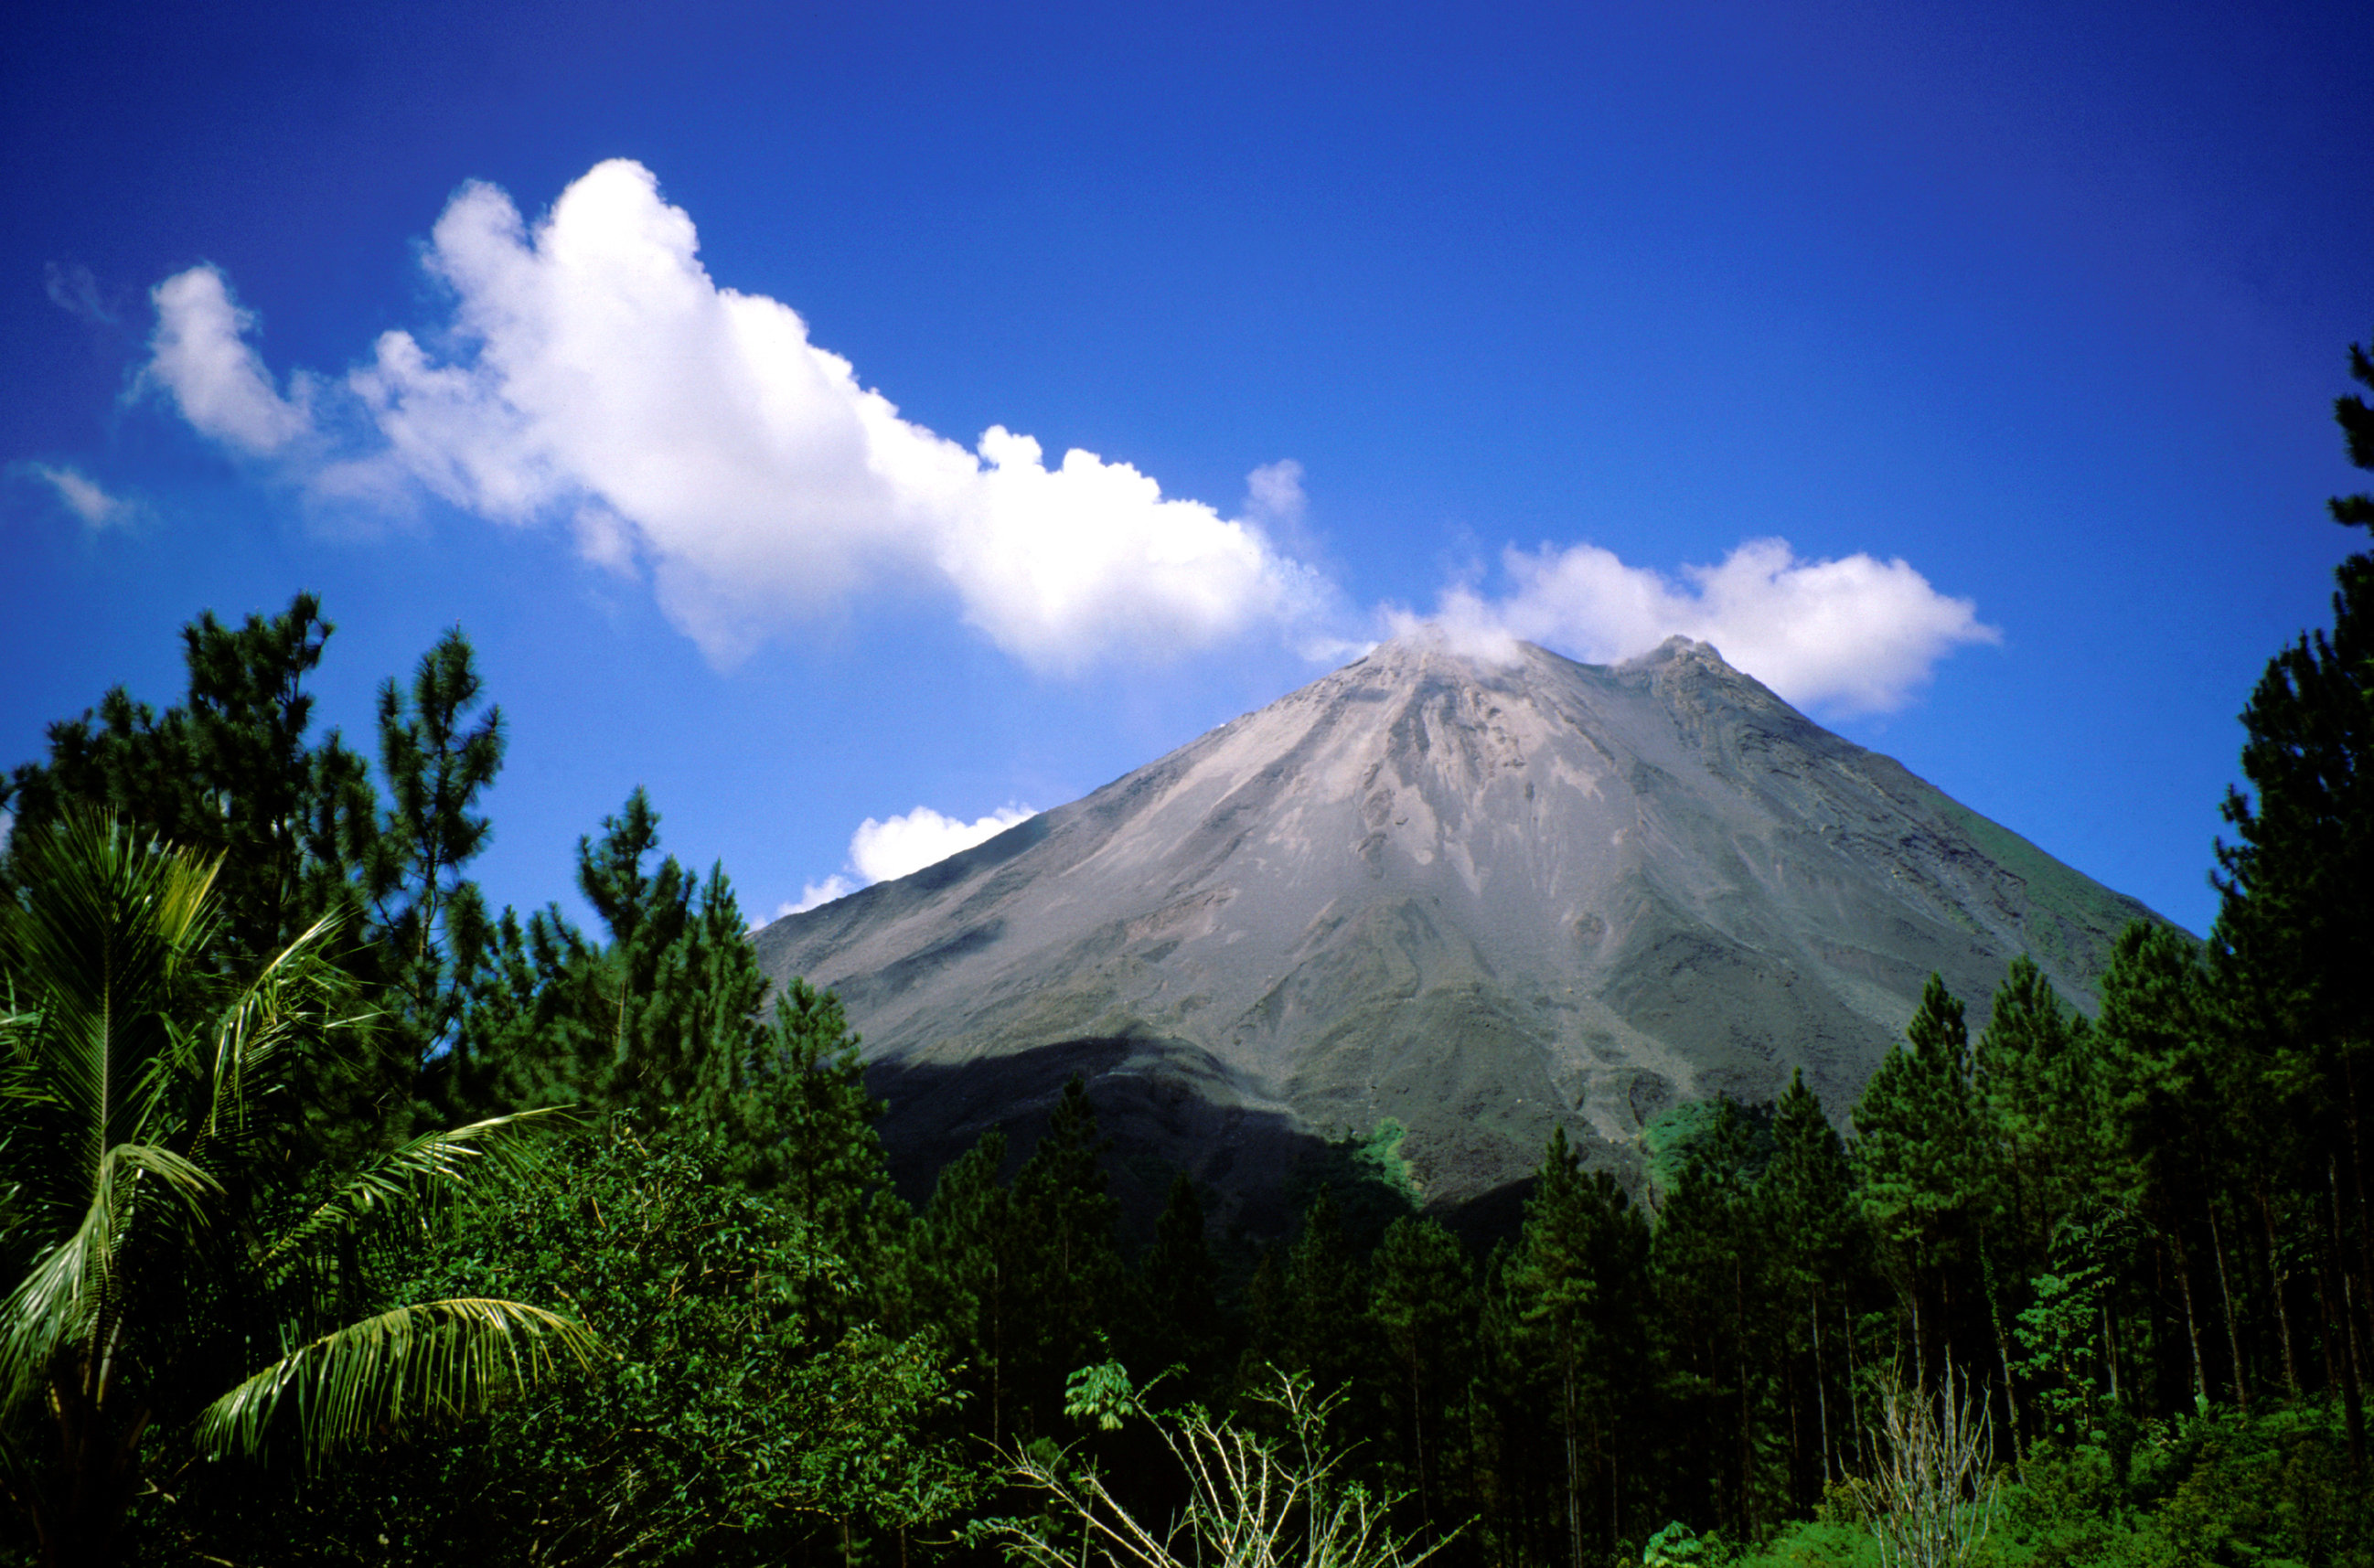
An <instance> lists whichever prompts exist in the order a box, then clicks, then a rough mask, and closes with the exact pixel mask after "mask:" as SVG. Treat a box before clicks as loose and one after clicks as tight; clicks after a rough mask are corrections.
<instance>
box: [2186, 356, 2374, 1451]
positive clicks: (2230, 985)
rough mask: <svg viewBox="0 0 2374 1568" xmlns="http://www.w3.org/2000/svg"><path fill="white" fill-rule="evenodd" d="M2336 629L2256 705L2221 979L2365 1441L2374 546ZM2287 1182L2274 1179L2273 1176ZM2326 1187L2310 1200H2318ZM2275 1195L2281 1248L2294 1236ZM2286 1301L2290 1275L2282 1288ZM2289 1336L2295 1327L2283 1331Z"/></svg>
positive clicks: (2278, 672) (2352, 575) (2234, 801)
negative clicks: (2281, 1140)
mask: <svg viewBox="0 0 2374 1568" xmlns="http://www.w3.org/2000/svg"><path fill="white" fill-rule="evenodd" d="M2349 371H2350V375H2351V377H2352V378H2353V379H2354V380H2356V381H2357V382H2358V383H2359V384H2360V385H2361V386H2366V387H2369V388H2374V359H2369V358H2368V354H2367V351H2366V349H2365V347H2364V346H2361V345H2351V347H2350V350H2349ZM2333 415H2334V418H2335V420H2336V422H2337V423H2338V424H2339V425H2340V426H2341V429H2342V435H2343V439H2344V441H2345V447H2346V450H2347V452H2348V456H2349V460H2350V462H2352V463H2354V464H2356V466H2357V467H2359V468H2362V469H2374V410H2369V409H2368V404H2367V403H2366V401H2365V399H2364V398H2363V397H2362V396H2359V395H2356V394H2351V395H2345V396H2343V397H2340V398H2337V399H2335V400H2334V403H2333ZM2330 507H2331V510H2332V514H2333V519H2334V521H2337V522H2340V523H2343V524H2345V525H2348V526H2355V527H2367V528H2374V495H2368V494H2364V493H2361V494H2357V495H2353V496H2341V497H2334V498H2333V500H2332V502H2331V503H2330ZM2333 577H2334V581H2335V585H2336V591H2335V592H2334V594H2333V626H2332V627H2331V629H2330V630H2329V631H2327V630H2316V631H2311V632H2309V633H2308V634H2306V635H2304V636H2302V637H2301V638H2298V640H2297V641H2295V642H2294V643H2293V644H2292V645H2291V646H2290V647H2288V648H2286V649H2284V650H2283V651H2282V652H2281V653H2279V654H2277V655H2276V656H2275V658H2274V659H2273V660H2272V661H2269V663H2268V666H2267V670H2266V673H2265V674H2264V675H2263V676H2262V678H2261V680H2260V682H2259V684H2258V686H2257V688H2256V689H2255V690H2254V691H2253V692H2252V693H2251V700H2250V703H2249V706H2248V707H2246V708H2244V709H2243V712H2242V723H2243V726H2244V729H2245V731H2246V740H2245V743H2244V745H2243V749H2242V758H2241V761H2242V772H2243V774H2244V776H2245V777H2246V778H2247V779H2248V780H2249V788H2248V790H2229V791H2228V792H2227V801H2226V805H2225V817H2226V820H2227V822H2228V823H2229V824H2230V825H2232V826H2233V828H2234V830H2235V833H2236V841H2235V842H2233V843H2230V844H2229V843H2226V842H2223V841H2221V842H2220V843H2219V844H2218V846H2217V858H2218V861H2219V866H2220V869H2221V872H2222V873H2223V874H2222V875H2221V877H2220V878H2219V881H2218V886H2219V889H2220V892H2221V894H2222V895H2223V896H2222V899H2221V903H2220V907H2219V910H2218V918H2217V924H2216V928H2215V931H2214V932H2213V934H2212V939H2211V941H2212V947H2213V949H2214V951H2215V959H2216V968H2217V970H2218V981H2219V989H2220V990H2221V991H2223V992H2225V993H2226V994H2227V998H2228V999H2229V1000H2228V1006H2227V1012H2228V1016H2229V1017H2230V1018H2231V1019H2233V1020H2234V1021H2235V1022H2236V1023H2237V1024H2239V1028H2238V1029H2237V1030H2236V1033H2237V1034H2238V1035H2239V1037H2240V1038H2241V1040H2242V1041H2243V1042H2244V1043H2246V1044H2247V1045H2248V1046H2250V1047H2251V1051H2252V1054H2253V1055H2254V1056H2255V1058H2256V1059H2257V1060H2258V1062H2259V1065H2260V1068H2261V1074H2262V1076H2261V1086H2262V1091H2263V1094H2264V1095H2265V1096H2266V1100H2265V1104H2264V1106H2262V1119H2263V1123H2264V1124H2265V1125H2267V1126H2270V1127H2273V1128H2275V1129H2281V1131H2282V1132H2283V1134H2284V1135H2285V1138H2286V1143H2287V1144H2288V1147H2287V1148H2286V1149H2285V1150H2284V1151H2283V1153H2284V1154H2285V1155H2286V1156H2287V1160H2286V1164H2287V1165H2288V1169H2287V1171H2286V1182H2285V1184H2284V1185H2286V1186H2287V1187H2288V1188H2291V1190H2292V1191H2293V1192H2294V1193H2295V1194H2297V1195H2298V1199H2299V1201H2298V1207H2299V1208H2300V1209H2302V1210H2308V1209H2310V1208H2312V1209H2313V1210H2314V1211H2316V1212H2317V1214H2318V1216H2319V1218H2318V1220H2317V1222H2316V1223H2313V1224H2312V1225H2309V1226H2307V1227H2304V1228H2307V1229H2309V1230H2310V1231H2311V1232H2312V1233H2313V1234H2315V1235H2316V1237H2317V1245H2316V1247H2315V1251H2316V1254H2317V1255H2318V1263H2317V1268H2316V1273H2317V1275H2318V1290H2319V1293H2320V1294H2321V1297H2322V1298H2323V1299H2322V1310H2321V1316H2322V1317H2323V1319H2324V1321H2325V1323H2326V1324H2327V1326H2328V1328H2327V1332H2328V1335H2329V1336H2330V1340H2331V1341H2332V1342H2330V1343H2329V1346H2328V1356H2329V1359H2330V1361H2331V1363H2332V1364H2333V1368H2334V1372H2335V1374H2336V1375H2337V1378H2338V1380H2339V1381H2340V1383H2341V1384H2342V1386H2343V1392H2344V1395H2345V1400H2346V1403H2347V1407H2348V1411H2349V1425H2350V1435H2351V1448H2352V1453H2353V1457H2362V1454H2363V1449H2364V1435H2363V1430H2362V1429H2363V1416H2362V1408H2361V1407H2362V1399H2363V1393H2362V1386H2363V1382H2364V1379H2365V1377H2366V1376H2367V1375H2368V1367H2367V1365H2366V1364H2365V1360H2364V1357H2365V1353H2366V1351H2367V1348H2368V1347H2369V1346H2374V1317H2369V1316H2368V1311H2369V1308H2374V1202H2369V1197H2374V1193H2369V1176H2368V1170H2367V1166H2368V1163H2369V1158H2368V1150H2367V1147H2366V1145H2367V1142H2368V1129H2367V1126H2366V1119H2367V1115H2368V1108H2369V1105H2368V1102H2369V1099H2374V1026H2369V1024H2368V1020H2369V1019H2374V963H2369V962H2368V957H2367V955H2368V954H2369V953H2374V554H2369V553H2368V552H2367V551H2363V550H2361V551H2357V552H2355V553H2353V554H2352V555H2351V556H2349V557H2348V558H2347V559H2345V560H2344V561H2343V562H2342V563H2341V565H2340V566H2339V567H2338V568H2335V570H2334V572H2333ZM2271 1185H2272V1184H2271ZM2310 1195H2312V1197H2311V1196H2310ZM2277 1206H2278V1205H2277V1203H2276V1201H2275V1200H2274V1199H2273V1198H2272V1197H2271V1196H2262V1214H2261V1216H2260V1217H2261V1223H2262V1226H2263V1227H2264V1229H2265V1230H2266V1232H2267V1233H2268V1235H2269V1245H2270V1247H2271V1249H2272V1248H2273V1247H2274V1245H2275V1242H2274V1237H2275V1235H2276V1234H2277V1233H2278V1232H2279V1231H2280V1230H2281V1229H2282V1228H2283V1226H2282V1224H2281V1223H2279V1220H2278V1217H2277V1214H2276V1212H2275V1211H2276V1209H2277ZM2276 1294H2277V1298H2278V1304H2279V1305H2280V1296H2281V1281H2280V1280H2278V1281H2276ZM2283 1327H2284V1331H2285V1333H2286V1342H2288V1331H2289V1330H2288V1320H2287V1319H2286V1321H2285V1323H2284V1326H2283Z"/></svg>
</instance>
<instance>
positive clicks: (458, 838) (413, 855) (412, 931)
mask: <svg viewBox="0 0 2374 1568" xmlns="http://www.w3.org/2000/svg"><path fill="white" fill-rule="evenodd" d="M483 696H484V693H483V691H482V688H481V685H480V682H479V679H478V672H477V668H476V661H475V656H474V654H473V652H472V650H471V648H470V641H469V638H465V637H464V636H463V635H462V632H461V630H460V629H459V628H458V627H457V628H455V629H454V630H452V631H450V632H447V633H446V634H445V635H444V636H443V637H442V638H439V639H438V642H437V646H436V647H434V648H432V649H429V651H428V652H427V653H426V654H424V655H422V657H421V660H420V667H419V669H418V670H417V671H416V672H415V673H414V674H413V679H412V689H411V691H410V692H409V693H408V694H407V693H405V691H404V690H403V689H401V688H400V687H398V686H397V685H396V684H395V682H394V680H389V681H387V682H385V683H384V684H382V685H381V687H380V691H379V748H380V766H381V769H382V773H383V775H384V777H385V778H386V780H387V792H388V806H387V810H386V811H385V812H384V813H382V815H381V817H380V819H379V822H378V824H377V829H376V831H375V832H369V833H365V832H362V831H360V829H362V828H363V827H364V826H365V825H367V824H368V823H369V821H370V801H369V798H368V795H367V793H366V792H364V791H362V790H360V789H359V788H355V789H354V790H353V796H352V799H351V800H350V802H349V803H348V805H347V809H346V810H345V811H344V812H343V813H341V814H340V820H341V822H342V824H343V825H345V826H346V828H347V831H348V835H349V837H348V842H347V844H346V845H345V846H344V847H343V848H344V853H345V857H346V858H347V860H349V861H351V863H353V864H354V865H355V866H356V867H357V870H358V886H359V892H360V893H361V895H362V898H363V902H364V904H365V906H366V907H367V908H368V909H369V911H370V919H371V921H372V924H373V926H374V927H375V929H376V934H377V936H378V939H379V945H380V947H381V950H382V954H383V958H382V964H383V966H384V969H385V971H386V976H387V979H388V982H389V989H390V991H391V992H392V993H393V994H394V999H395V1000H396V1001H397V1003H398V1006H397V1009H396V1011H395V1012H394V1020H395V1028H396V1030H397V1031H398V1033H399V1035H400V1036H401V1038H400V1040H399V1042H398V1048H399V1049H401V1050H403V1051H404V1052H405V1054H406V1056H407V1057H408V1059H410V1061H411V1062H412V1064H413V1067H414V1070H415V1071H418V1070H419V1068H420V1067H421V1066H422V1065H423V1064H425V1063H426V1062H427V1061H428V1060H429V1058H430V1057H431V1055H432V1054H433V1053H435V1052H437V1051H439V1050H441V1049H450V1048H451V1047H452V1044H453V1037H454V1036H455V1034H456V1032H457V1031H458V1030H459V1028H460V1025H461V1021H462V1008H463V1005H464V1001H465V1000H466V993H465V992H464V989H463V980H464V975H463V974H461V973H458V972H457V971H456V969H455V966H454V965H453V964H452V962H451V961H450V957H449V954H448V952H447V947H448V942H449V939H448V935H447V931H446V925H447V919H448V913H449V911H450V910H451V909H452V906H453V905H454V904H455V903H456V901H457V900H458V901H462V902H464V903H466V904H470V905H473V906H475V905H477V904H478V903H479V902H480V900H479V895H478V891H477V888H476V886H475V885H474V884H473V883H469V882H468V881H466V880H465V879H464V877H463V875H462V868H463V867H464V866H466V865H468V864H469V863H470V862H471V861H472V860H476V858H477V856H478V852H479V851H480V850H481V849H483V848H486V846H487V842H488V837H490V835H491V833H492V827H491V825H489V824H488V820H487V818H486V817H485V816H484V815H482V814H480V813H479V812H478V810H477V806H478V801H479V797H480V796H481V795H483V794H484V793H485V792H486V790H488V787H489V786H491V785H492V784H493V783H494V781H495V775H496V774H497V773H498V772H499V771H500V770H501V768H502V765H503V746H504V738H503V720H502V711H501V709H499V708H486V709H485V711H484V712H479V711H478V710H479V708H480V705H481V699H482V697H483ZM474 715H475V716H476V717H475V719H474V717H473V716H474ZM465 918H468V917H465ZM444 1108H447V1109H450V1108H451V1107H444Z"/></svg>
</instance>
